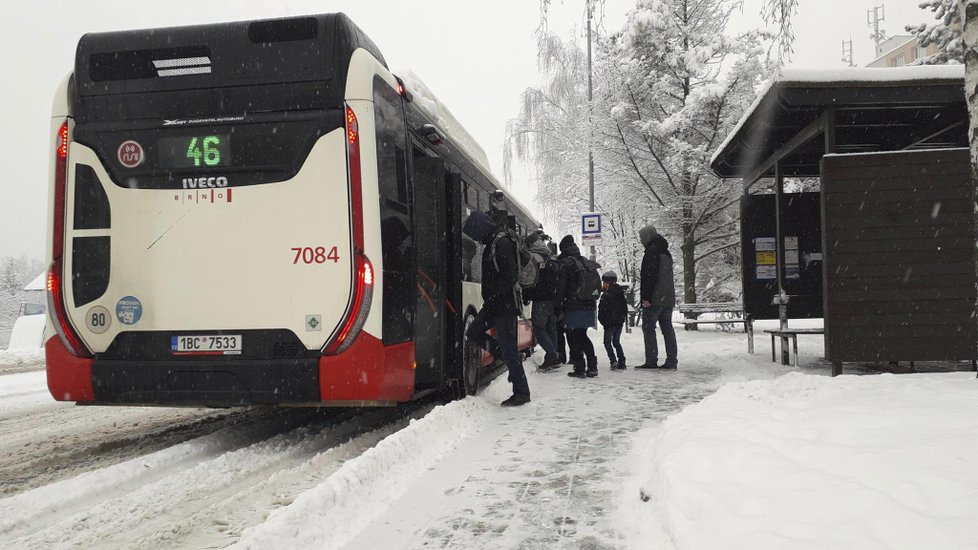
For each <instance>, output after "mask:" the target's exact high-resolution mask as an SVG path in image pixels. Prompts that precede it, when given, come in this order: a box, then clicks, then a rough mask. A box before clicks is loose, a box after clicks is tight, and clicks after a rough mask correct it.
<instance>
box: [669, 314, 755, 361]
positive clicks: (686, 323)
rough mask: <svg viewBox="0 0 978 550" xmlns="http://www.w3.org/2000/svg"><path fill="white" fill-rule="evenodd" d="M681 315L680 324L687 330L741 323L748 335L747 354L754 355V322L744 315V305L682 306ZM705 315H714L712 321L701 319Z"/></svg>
mask: <svg viewBox="0 0 978 550" xmlns="http://www.w3.org/2000/svg"><path fill="white" fill-rule="evenodd" d="M679 313H681V314H682V315H683V318H682V319H679V320H678V323H680V324H681V325H683V328H684V329H686V330H694V329H695V327H697V326H699V325H710V324H712V325H726V324H734V323H739V324H743V325H744V332H746V333H747V353H754V320H753V319H751V317H750V315H747V314H745V313H744V305H743V304H741V303H738V302H715V303H709V302H702V303H697V304H681V305H680V306H679ZM704 313H709V314H713V315H714V317H713V318H712V319H700V318H699V316H700V315H703V314H704Z"/></svg>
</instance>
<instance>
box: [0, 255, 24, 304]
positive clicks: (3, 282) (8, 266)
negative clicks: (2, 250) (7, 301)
mask: <svg viewBox="0 0 978 550" xmlns="http://www.w3.org/2000/svg"><path fill="white" fill-rule="evenodd" d="M22 278H23V276H22V274H21V273H20V270H18V269H17V262H16V261H15V260H14V259H13V258H7V259H6V261H5V262H4V266H3V275H0V289H2V290H4V291H6V292H7V294H10V295H11V296H13V295H14V294H17V293H18V292H19V291H20V289H21V279H22Z"/></svg>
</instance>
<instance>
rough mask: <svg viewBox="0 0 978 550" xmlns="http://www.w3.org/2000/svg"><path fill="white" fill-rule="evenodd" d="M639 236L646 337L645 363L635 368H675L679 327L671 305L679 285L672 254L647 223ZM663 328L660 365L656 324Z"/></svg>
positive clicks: (644, 332) (643, 332)
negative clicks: (642, 251) (663, 351)
mask: <svg viewBox="0 0 978 550" xmlns="http://www.w3.org/2000/svg"><path fill="white" fill-rule="evenodd" d="M638 237H639V240H640V241H641V242H642V246H644V247H645V255H644V256H643V257H642V274H641V282H642V288H641V291H640V298H641V300H642V302H641V306H642V336H643V337H644V338H645V363H643V364H641V365H639V366H637V367H635V368H636V369H655V368H663V369H675V368H677V367H678V365H679V360H678V358H677V357H676V356H677V354H678V350H677V345H676V330H675V329H674V328H673V326H672V309H673V308H674V307H676V286H675V282H674V281H673V277H672V254H670V253H669V243H668V242H666V240H665V238H663V237H662V235H660V234H659V233H658V232H657V231H656V230H655V226H654V225H651V224H650V225H647V226H645V227H643V228H642V229H640V230H639V231H638ZM656 324H658V325H659V329H660V330H661V331H662V339H663V340H664V341H665V344H666V362H665V363H663V364H662V366H659V365H658V360H659V346H658V343H657V342H656V341H655V325H656Z"/></svg>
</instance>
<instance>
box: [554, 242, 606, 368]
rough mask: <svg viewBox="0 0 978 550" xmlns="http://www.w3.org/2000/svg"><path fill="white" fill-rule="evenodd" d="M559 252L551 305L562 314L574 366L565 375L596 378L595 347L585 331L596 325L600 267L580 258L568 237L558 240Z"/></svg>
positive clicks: (579, 250) (571, 361)
mask: <svg viewBox="0 0 978 550" xmlns="http://www.w3.org/2000/svg"><path fill="white" fill-rule="evenodd" d="M560 253H561V258H562V259H561V260H560V272H559V277H558V279H557V293H556V294H555V296H554V303H555V304H557V306H558V307H559V308H560V309H561V310H562V311H563V312H564V327H565V329H566V331H567V344H568V345H569V346H570V363H571V365H572V366H573V367H574V370H573V371H571V372H569V373H567V375H568V376H573V377H576V378H584V377H585V376H587V377H594V376H597V375H598V358H597V357H595V355H594V344H592V343H591V339H590V338H588V335H587V329H588V328H591V327H593V326H594V324H595V323H594V312H595V310H596V309H597V305H596V304H597V301H598V296H599V295H600V293H601V276H600V275H598V268H600V267H601V266H600V265H599V264H598V263H597V262H594V261H591V260H588V259H587V258H584V257H582V256H581V249H580V248H578V246H577V244H575V243H574V237H572V236H570V235H567V236H566V237H564V238H563V239H561V240H560ZM585 368H586V370H585Z"/></svg>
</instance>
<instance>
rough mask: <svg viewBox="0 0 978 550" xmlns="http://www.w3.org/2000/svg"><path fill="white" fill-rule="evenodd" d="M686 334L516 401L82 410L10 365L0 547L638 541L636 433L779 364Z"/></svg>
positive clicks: (496, 386) (499, 389) (499, 387)
mask: <svg viewBox="0 0 978 550" xmlns="http://www.w3.org/2000/svg"><path fill="white" fill-rule="evenodd" d="M596 336H598V337H599V336H600V333H598V334H597V335H596ZM681 336H682V337H681V339H680V342H681V356H680V360H681V368H680V370H679V371H677V372H675V371H653V372H641V371H635V370H634V369H629V370H627V371H625V372H614V373H613V372H610V371H609V370H607V367H606V364H607V363H606V360H605V359H604V358H603V357H602V359H601V361H600V362H599V365H600V367H599V368H600V376H599V377H598V378H595V379H587V380H579V379H571V378H568V377H567V376H566V375H565V372H566V368H565V369H562V371H558V372H554V373H549V374H539V373H535V372H531V375H530V384H531V388H532V391H533V402H532V403H531V404H529V405H527V406H524V407H521V408H518V409H503V408H500V407H498V402H499V401H501V400H502V399H503V398H505V397H507V396H508V393H509V388H508V384H507V383H506V382H505V379H504V377H503V378H502V379H499V380H497V381H496V382H494V383H493V384H492V385H491V386H490V387H489V388H487V389H486V391H484V392H483V394H481V395H479V396H477V397H475V398H469V399H465V400H462V401H457V402H453V403H449V404H447V405H444V406H435V405H412V406H408V407H401V408H397V409H368V410H324V411H314V410H292V409H273V408H256V409H247V410H198V409H168V408H129V407H76V406H72V405H66V404H62V403H56V402H54V401H52V400H51V399H50V397H49V396H48V395H47V392H46V388H45V387H44V374H43V371H34V372H18V373H15V374H6V375H0V491H2V493H0V547H4V548H7V547H10V548H68V547H111V548H149V547H160V546H161V545H162V546H165V547H170V548H220V547H225V546H228V545H232V544H234V543H238V544H239V546H241V547H245V548H266V547H272V546H275V547H291V548H305V547H317V548H349V549H355V548H375V547H385V548H541V547H548V548H560V547H567V548H570V547H573V548H579V547H582V546H583V547H588V548H596V549H597V548H622V547H627V542H626V538H625V536H624V535H623V534H622V532H621V531H622V528H621V526H619V525H617V524H616V514H615V513H614V510H615V509H616V508H617V507H620V506H622V505H629V503H631V502H635V503H637V502H639V500H638V494H637V485H635V484H634V483H633V481H634V480H629V479H628V475H627V474H628V472H627V469H628V468H627V466H625V465H623V464H622V460H621V459H622V458H623V457H624V456H625V455H627V453H628V452H629V451H630V449H631V448H632V447H633V444H634V438H635V436H636V434H641V433H642V430H645V429H648V428H649V426H655V425H656V424H658V422H659V421H661V420H662V419H664V418H665V417H666V416H667V415H669V414H671V413H674V412H676V411H678V410H680V409H681V408H682V407H683V406H684V405H687V404H690V403H694V402H697V401H699V400H700V399H702V398H703V397H704V396H706V395H708V394H709V393H711V392H712V391H714V390H715V389H716V388H717V387H718V386H719V385H720V384H721V383H722V382H723V381H724V380H728V379H730V378H731V376H732V377H734V379H738V378H752V377H756V376H762V377H767V376H768V374H767V373H765V372H763V370H762V369H758V368H757V367H756V363H757V361H756V359H751V358H750V357H748V356H747V354H746V350H745V349H744V347H745V346H744V340H743V334H736V333H734V334H718V333H712V332H708V333H704V334H688V335H681ZM596 340H597V338H596ZM597 341H598V342H599V345H600V340H597ZM640 342H641V336H640V335H639V334H638V333H633V334H631V335H628V336H627V337H626V339H625V345H626V351H627V352H628V353H629V354H630V357H636V358H637V357H638V355H639V354H638V349H639V346H640ZM706 342H708V344H706V345H700V344H699V343H706ZM536 361H538V358H536V357H534V358H533V359H531V360H530V361H528V362H527V366H528V367H530V369H529V370H531V371H532V363H533V362H536ZM22 363H23V362H22ZM634 363H635V361H632V364H634ZM23 368H24V365H23V364H21V365H20V367H18V370H23ZM738 369H739V370H738ZM629 483H631V485H630V486H628V487H624V485H626V484H629ZM623 499H624V501H623Z"/></svg>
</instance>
